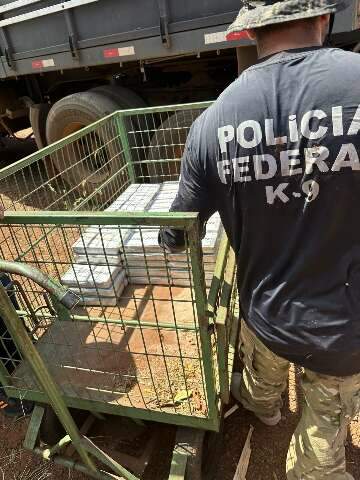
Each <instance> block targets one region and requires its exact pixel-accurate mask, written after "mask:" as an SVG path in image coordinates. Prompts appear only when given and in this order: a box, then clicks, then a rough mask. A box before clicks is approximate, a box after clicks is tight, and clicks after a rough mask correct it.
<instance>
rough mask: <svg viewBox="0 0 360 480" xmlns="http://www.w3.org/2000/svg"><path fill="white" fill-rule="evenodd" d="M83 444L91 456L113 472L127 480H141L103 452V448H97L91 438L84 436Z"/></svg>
mask: <svg viewBox="0 0 360 480" xmlns="http://www.w3.org/2000/svg"><path fill="white" fill-rule="evenodd" d="M81 443H82V445H83V447H84V448H85V450H86V451H87V452H89V453H91V455H93V456H94V457H95V458H97V459H98V460H100V462H102V463H103V464H104V465H106V466H107V467H110V468H111V470H112V471H113V472H115V473H117V474H119V475H122V476H123V477H124V478H125V479H126V480H139V479H138V477H135V475H133V474H132V473H130V472H129V471H128V470H127V469H126V468H124V467H123V466H122V465H120V464H119V463H118V462H116V461H115V460H114V459H113V458H111V457H110V456H109V455H108V454H107V453H105V452H104V451H103V450H101V448H99V447H97V446H96V445H95V444H94V443H93V442H92V441H91V440H90V439H89V438H87V437H85V436H84V437H83V439H82V441H81Z"/></svg>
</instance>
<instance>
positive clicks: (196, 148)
mask: <svg viewBox="0 0 360 480" xmlns="http://www.w3.org/2000/svg"><path fill="white" fill-rule="evenodd" d="M199 120H200V119H198V121H196V122H195V123H194V124H193V126H192V128H191V130H190V133H189V136H188V139H187V142H186V145H185V150H184V154H183V158H182V162H181V176H180V183H179V192H178V194H177V196H176V198H175V200H174V202H173V204H172V206H171V209H170V211H171V212H199V218H200V228H201V229H203V232H204V235H205V231H206V230H205V224H206V222H207V221H208V220H209V218H210V217H211V215H213V214H214V213H215V211H216V208H215V206H214V204H215V202H214V198H213V196H212V195H211V192H210V188H209V181H207V179H206V169H205V165H206V158H201V157H203V156H205V155H206V154H207V150H206V149H205V151H204V149H201V146H200V134H199ZM159 243H160V245H161V246H163V247H165V248H166V249H167V250H169V251H170V252H181V251H183V250H184V249H185V235H184V231H183V230H176V229H165V230H163V231H162V232H161V233H160V234H159Z"/></svg>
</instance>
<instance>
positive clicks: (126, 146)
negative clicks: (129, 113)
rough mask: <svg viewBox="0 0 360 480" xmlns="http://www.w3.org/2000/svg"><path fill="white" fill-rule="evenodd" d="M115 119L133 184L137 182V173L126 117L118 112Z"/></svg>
mask: <svg viewBox="0 0 360 480" xmlns="http://www.w3.org/2000/svg"><path fill="white" fill-rule="evenodd" d="M115 115H116V117H115V123H116V128H117V130H118V135H119V137H120V143H121V147H122V149H123V154H124V157H125V162H126V165H127V168H128V173H129V178H130V181H131V183H135V182H136V173H135V168H134V163H133V160H132V155H131V147H130V143H129V137H128V132H127V129H126V123H125V118H126V117H125V115H123V114H122V113H121V112H117V113H116V114H115Z"/></svg>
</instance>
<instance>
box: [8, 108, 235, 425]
mask: <svg viewBox="0 0 360 480" xmlns="http://www.w3.org/2000/svg"><path fill="white" fill-rule="evenodd" d="M207 105H208V104H202V105H196V106H177V107H168V108H165V107H161V108H155V109H144V110H136V111H128V112H119V113H115V114H113V115H111V116H109V117H107V118H105V119H103V120H101V121H100V122H98V123H97V124H94V125H92V126H90V127H87V128H85V129H83V130H82V131H81V132H77V133H75V134H73V135H71V136H70V137H68V138H67V139H64V140H61V141H60V142H57V144H54V145H52V146H50V147H48V148H46V149H45V150H43V151H40V152H38V153H36V154H34V155H32V156H30V157H28V158H26V159H24V160H22V161H20V162H18V163H17V164H14V165H12V166H11V167H8V168H6V169H4V170H3V171H2V172H0V189H1V202H2V205H3V206H4V208H5V210H6V215H5V220H4V222H3V223H2V224H1V225H0V254H1V255H2V257H3V258H5V259H8V260H14V261H18V262H23V263H26V264H30V265H33V266H36V267H38V268H39V269H41V271H43V272H44V273H46V274H47V275H49V276H51V277H53V278H54V279H57V280H58V281H59V282H61V283H62V284H63V285H66V286H67V287H68V288H69V289H71V290H73V291H74V292H76V293H77V294H78V295H79V298H80V302H79V305H78V306H77V307H76V309H75V310H73V311H72V312H71V314H70V313H69V312H65V311H64V310H63V309H59V308H58V306H57V304H56V302H55V303H54V302H52V300H51V298H49V296H48V295H47V294H46V293H45V292H44V290H43V289H42V288H40V287H39V286H38V285H37V284H36V283H35V282H34V281H32V280H29V279H26V278H25V277H18V276H16V275H13V276H12V280H13V282H14V284H13V287H12V288H13V289H14V291H15V293H16V299H17V302H18V303H17V305H16V309H17V310H18V313H19V315H20V316H21V318H23V319H24V323H25V324H26V328H27V329H28V331H29V334H30V335H31V336H32V338H33V339H34V342H35V344H36V348H37V350H38V352H39V353H40V355H41V356H42V358H43V359H44V360H45V363H46V365H47V367H48V368H49V371H50V373H51V374H52V376H53V378H54V379H55V381H56V382H57V384H58V385H59V386H60V389H61V391H62V393H63V395H64V397H65V398H66V399H67V401H68V404H69V405H72V406H77V407H79V408H89V409H92V408H93V409H97V410H100V411H104V412H111V413H118V414H124V412H126V414H128V415H132V414H133V415H136V416H139V415H140V416H142V417H143V418H153V419H157V420H159V421H165V420H164V419H162V417H161V416H162V415H164V414H166V421H170V422H171V421H174V423H182V424H185V425H186V424H189V422H190V423H191V422H194V419H195V420H196V419H198V420H202V421H204V422H209V424H210V423H211V422H212V426H210V427H209V428H214V422H215V423H216V421H217V416H218V402H217V396H218V394H219V388H220V386H219V385H220V384H219V382H218V381H217V370H218V363H219V362H218V358H217V351H218V350H219V349H224V348H223V346H222V345H218V344H217V342H216V332H215V333H214V335H213V336H212V338H211V331H210V330H209V318H208V316H207V315H206V309H207V301H208V298H207V292H208V289H210V287H211V285H212V284H214V272H215V273H216V271H217V270H219V269H220V270H221V266H220V267H219V266H217V267H216V266H215V265H216V261H217V258H218V251H219V248H220V249H221V248H223V247H221V246H220V238H221V235H222V226H221V221H220V218H219V216H218V215H215V216H214V217H213V218H212V219H211V220H210V221H209V223H208V227H207V233H206V236H205V237H204V238H203V239H201V238H200V236H199V232H198V224H197V215H196V214H186V213H177V214H170V213H169V209H170V206H171V203H172V201H173V200H174V198H175V196H176V193H177V189H178V176H179V171H180V164H181V155H182V152H183V149H184V145H185V141H186V137H187V134H188V132H189V129H190V127H191V124H192V122H193V120H194V119H195V118H196V117H197V116H198V115H199V114H201V112H202V111H203V110H204V109H205V108H206V107H207ZM83 212H86V213H83ZM170 227H171V228H177V229H182V230H184V240H185V248H184V251H183V252H181V253H176V254H174V253H169V252H168V251H166V249H165V248H163V247H161V246H159V242H158V236H159V232H161V231H162V230H163V229H166V228H170ZM221 245H222V244H221ZM226 261H227V259H226V256H225V255H223V256H221V255H220V263H222V264H225V263H226ZM218 263H219V260H218ZM219 282H220V283H219ZM221 282H222V280H221V279H220V280H219V281H218V283H219V288H218V292H217V295H216V296H215V297H216V298H215V297H214V298H215V302H214V307H213V313H214V318H215V316H216V310H217V309H218V306H219V304H220V303H221V302H220V301H219V298H220V296H221V290H222V288H223V283H221ZM212 288H213V287H212ZM209 332H210V333H209ZM6 335H7V332H6V331H4V332H0V337H1V338H0V340H1V342H2V346H3V347H4V345H5V344H6V341H7V340H8V339H7V337H6ZM5 340H6V341H5ZM15 340H16V339H15ZM225 347H226V346H225ZM0 350H1V351H5V353H2V354H1V360H2V366H1V367H0V374H1V379H2V381H3V382H6V384H7V385H10V386H11V387H12V389H11V392H12V393H13V394H16V395H17V396H24V395H26V396H27V398H31V399H34V400H42V401H44V396H43V392H42V390H41V388H39V387H38V385H37V383H36V380H35V376H34V373H33V372H32V371H31V369H30V367H29V365H28V364H27V362H26V361H21V358H20V357H19V358H15V360H12V358H10V357H11V355H12V354H10V352H8V353H6V352H7V350H6V349H5V348H2V349H1V347H0ZM0 353H1V352H0ZM9 362H10V363H11V364H12V368H8V365H9ZM9 391H10V390H9ZM139 411H141V414H139ZM169 414H170V420H169V418H168V416H169ZM171 418H173V420H171Z"/></svg>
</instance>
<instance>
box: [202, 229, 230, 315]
mask: <svg viewBox="0 0 360 480" xmlns="http://www.w3.org/2000/svg"><path fill="white" fill-rule="evenodd" d="M229 248H230V243H229V240H228V238H227V235H226V233H224V234H223V236H222V238H221V243H220V246H219V251H218V254H217V258H216V264H215V269H214V276H213V279H212V281H211V286H210V290H209V294H208V305H207V313H208V315H209V316H211V317H212V316H213V315H214V313H215V308H216V299H217V297H218V294H219V291H220V288H221V282H222V280H223V278H224V271H225V267H226V260H227V255H228V252H229Z"/></svg>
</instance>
